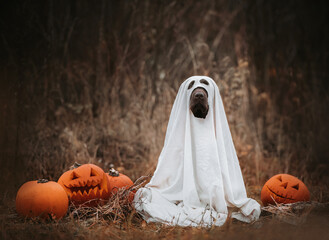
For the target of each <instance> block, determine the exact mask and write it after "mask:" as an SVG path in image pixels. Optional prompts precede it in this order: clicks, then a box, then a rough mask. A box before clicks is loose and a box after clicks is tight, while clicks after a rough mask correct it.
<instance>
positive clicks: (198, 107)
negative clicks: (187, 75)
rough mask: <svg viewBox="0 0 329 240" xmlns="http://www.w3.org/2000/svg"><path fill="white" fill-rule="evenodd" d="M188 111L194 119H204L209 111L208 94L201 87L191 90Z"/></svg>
mask: <svg viewBox="0 0 329 240" xmlns="http://www.w3.org/2000/svg"><path fill="white" fill-rule="evenodd" d="M191 83H193V82H191ZM192 85H193V84H192ZM191 87H192V86H191ZM191 87H190V88H191ZM190 109H191V111H192V113H193V115H194V117H196V118H206V116H207V114H208V110H209V104H208V92H207V91H206V89H204V88H203V87H197V88H195V89H194V90H193V92H192V93H191V97H190Z"/></svg>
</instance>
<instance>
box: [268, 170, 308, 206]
mask: <svg viewBox="0 0 329 240" xmlns="http://www.w3.org/2000/svg"><path fill="white" fill-rule="evenodd" d="M273 199H274V200H273ZM309 200H310V192H309V191H308V189H307V187H306V185H305V184H304V183H303V182H302V181H301V180H299V179H298V178H296V177H294V176H292V175H289V174H277V175H275V176H273V177H271V178H270V179H269V180H268V181H267V182H266V183H265V185H264V187H263V189H262V191H261V201H262V202H263V204H264V206H266V205H268V204H275V202H277V203H294V202H300V201H309Z"/></svg>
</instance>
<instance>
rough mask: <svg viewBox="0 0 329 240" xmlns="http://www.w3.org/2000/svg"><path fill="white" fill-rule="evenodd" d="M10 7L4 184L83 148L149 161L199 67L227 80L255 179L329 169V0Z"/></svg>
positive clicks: (134, 171)
mask: <svg viewBox="0 0 329 240" xmlns="http://www.w3.org/2000/svg"><path fill="white" fill-rule="evenodd" d="M2 5H3V4H2ZM0 11H1V15H0V16H1V17H0V19H1V21H0V26H1V44H0V51H1V59H0V61H1V66H0V79H1V86H0V87H1V92H0V94H1V95H0V99H1V103H0V111H1V113H2V114H1V118H0V137H1V138H0V158H1V159H0V164H1V165H0V167H1V169H2V171H1V172H2V173H1V179H2V181H1V182H2V184H1V188H3V189H6V191H7V192H9V193H12V194H14V193H15V192H16V191H17V189H18V187H19V186H20V185H21V184H22V183H23V182H24V181H27V180H31V179H37V178H49V179H52V180H57V179H58V178H59V176H60V175H61V173H62V172H63V170H65V169H67V168H68V167H69V166H70V165H72V164H73V163H74V162H75V161H78V162H82V163H84V162H94V163H96V164H98V165H100V166H102V167H104V168H105V169H107V168H108V167H109V165H110V163H113V164H115V166H116V167H120V169H121V170H122V171H123V172H125V173H126V174H128V175H129V176H131V178H132V179H133V180H134V179H136V178H138V177H139V176H141V175H146V174H151V173H152V172H153V170H154V168H155V166H156V162H157V157H158V155H159V153H160V151H161V148H162V144H163V140H164V136H165V130H166V125H167V121H168V118H169V114H170V110H171V106H172V103H173V101H174V98H175V95H176V92H177V90H178V87H179V85H180V84H181V82H182V81H183V80H184V79H186V78H187V77H189V76H191V75H208V76H210V77H212V78H213V79H214V80H215V81H216V82H217V84H218V86H219V88H220V91H221V94H222V97H223V101H224V104H225V109H226V112H227V116H228V120H229V123H230V128H231V131H232V135H233V139H234V142H235V145H236V148H237V152H238V155H239V159H240V164H241V167H242V171H243V174H244V178H245V182H246V185H247V188H248V189H249V191H251V189H252V187H251V186H261V185H262V184H263V183H264V182H265V180H266V179H268V178H269V177H270V176H272V175H274V174H276V173H279V172H284V173H290V174H293V175H296V176H297V177H299V178H301V179H302V180H304V181H306V183H308V184H310V185H312V186H325V184H326V183H328V163H327V159H328V156H329V154H328V147H327V146H328V135H329V129H328V103H329V101H328V99H329V95H328V84H327V79H328V71H329V65H328V64H329V61H328V60H329V59H328V56H329V49H328V42H329V36H328V35H329V31H328V7H327V6H326V2H325V1H319V2H318V3H316V4H315V3H314V4H310V3H304V2H302V1H289V2H288V3H287V2H282V1H262V0H257V1H238V0H235V1H233V0H232V1H189V0H188V1H98V2H97V3H95V2H93V1H40V2H37V1H30V0H22V1H16V2H10V3H9V2H8V3H7V5H6V6H4V5H3V6H1V10H0ZM8 182H10V183H8ZM8 186H11V187H8ZM249 186H250V188H249ZM258 190H259V189H258ZM258 190H257V191H256V193H257V194H258V193H259V192H258ZM312 193H313V197H315V198H316V199H317V200H320V201H321V200H325V199H323V196H322V195H321V194H317V193H316V190H313V192H312ZM13 196H14V195H13Z"/></svg>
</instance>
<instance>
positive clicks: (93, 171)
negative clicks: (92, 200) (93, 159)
mask: <svg viewBox="0 0 329 240" xmlns="http://www.w3.org/2000/svg"><path fill="white" fill-rule="evenodd" d="M96 176H98V174H97V172H96V171H95V169H93V168H91V169H90V177H96Z"/></svg>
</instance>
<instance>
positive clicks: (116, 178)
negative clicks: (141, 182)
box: [107, 168, 135, 202]
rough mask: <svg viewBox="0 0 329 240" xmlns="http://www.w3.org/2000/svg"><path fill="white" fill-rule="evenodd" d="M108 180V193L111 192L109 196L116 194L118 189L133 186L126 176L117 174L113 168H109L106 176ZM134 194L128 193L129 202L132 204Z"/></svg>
mask: <svg viewBox="0 0 329 240" xmlns="http://www.w3.org/2000/svg"><path fill="white" fill-rule="evenodd" d="M107 177H108V179H109V183H110V185H109V191H110V192H111V195H113V194H115V193H117V192H118V190H119V189H120V188H124V189H129V188H130V187H131V186H133V185H134V183H133V181H131V179H130V178H129V177H127V176H126V175H124V174H122V173H119V172H118V171H117V170H115V169H114V168H111V169H110V171H109V174H108V175H107ZM134 196H135V193H134V192H130V193H129V197H128V199H129V201H130V202H132V200H133V199H134Z"/></svg>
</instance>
